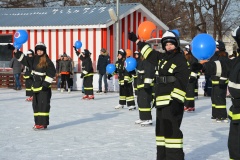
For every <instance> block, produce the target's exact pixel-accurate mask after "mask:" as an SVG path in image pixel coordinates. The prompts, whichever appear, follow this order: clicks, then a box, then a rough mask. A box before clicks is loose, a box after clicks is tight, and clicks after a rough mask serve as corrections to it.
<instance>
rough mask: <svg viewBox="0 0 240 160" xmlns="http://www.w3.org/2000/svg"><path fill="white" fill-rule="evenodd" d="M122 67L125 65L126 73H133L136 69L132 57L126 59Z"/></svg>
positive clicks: (135, 62) (135, 63)
mask: <svg viewBox="0 0 240 160" xmlns="http://www.w3.org/2000/svg"><path fill="white" fill-rule="evenodd" d="M124 65H125V68H126V70H127V71H128V72H131V71H133V70H134V69H135V68H136V67H137V61H136V59H135V58H133V57H128V58H127V59H126V60H125V64H124Z"/></svg>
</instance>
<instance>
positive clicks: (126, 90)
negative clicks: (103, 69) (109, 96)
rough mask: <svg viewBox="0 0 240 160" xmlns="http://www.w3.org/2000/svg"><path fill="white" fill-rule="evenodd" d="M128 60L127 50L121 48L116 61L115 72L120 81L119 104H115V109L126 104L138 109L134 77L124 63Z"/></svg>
mask: <svg viewBox="0 0 240 160" xmlns="http://www.w3.org/2000/svg"><path fill="white" fill-rule="evenodd" d="M125 60H126V51H125V50H124V49H120V50H119V51H118V59H117V61H116V63H115V66H116V71H115V72H114V73H113V74H116V73H117V74H118V83H119V96H120V98H119V104H118V105H117V106H115V109H120V108H123V107H124V105H126V104H127V107H128V109H129V110H134V109H136V106H135V101H134V96H133V86H132V82H133V78H132V75H131V73H129V72H128V71H127V70H126V69H125V67H124V63H125ZM111 76H112V75H110V74H109V75H108V79H110V78H111Z"/></svg>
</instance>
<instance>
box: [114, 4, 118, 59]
mask: <svg viewBox="0 0 240 160" xmlns="http://www.w3.org/2000/svg"><path fill="white" fill-rule="evenodd" d="M116 9H117V21H116V41H115V42H116V48H115V53H114V54H113V55H115V54H117V53H118V50H119V0H117V2H116ZM113 59H114V60H115V59H116V56H115V57H114V58H113Z"/></svg>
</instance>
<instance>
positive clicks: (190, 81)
mask: <svg viewBox="0 0 240 160" xmlns="http://www.w3.org/2000/svg"><path fill="white" fill-rule="evenodd" d="M195 80H196V78H195V77H190V78H189V80H188V82H189V83H194V82H195Z"/></svg>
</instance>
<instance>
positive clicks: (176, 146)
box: [165, 143, 183, 148]
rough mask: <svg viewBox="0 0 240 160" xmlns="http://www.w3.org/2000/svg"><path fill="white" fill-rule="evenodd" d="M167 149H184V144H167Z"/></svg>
mask: <svg viewBox="0 0 240 160" xmlns="http://www.w3.org/2000/svg"><path fill="white" fill-rule="evenodd" d="M165 146H166V148H183V144H167V143H165Z"/></svg>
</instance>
